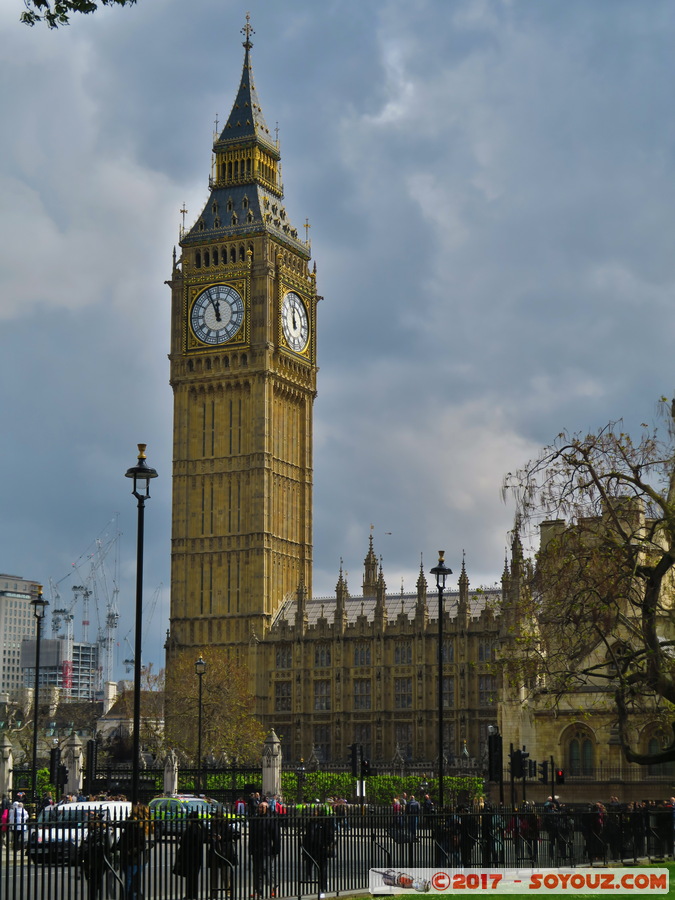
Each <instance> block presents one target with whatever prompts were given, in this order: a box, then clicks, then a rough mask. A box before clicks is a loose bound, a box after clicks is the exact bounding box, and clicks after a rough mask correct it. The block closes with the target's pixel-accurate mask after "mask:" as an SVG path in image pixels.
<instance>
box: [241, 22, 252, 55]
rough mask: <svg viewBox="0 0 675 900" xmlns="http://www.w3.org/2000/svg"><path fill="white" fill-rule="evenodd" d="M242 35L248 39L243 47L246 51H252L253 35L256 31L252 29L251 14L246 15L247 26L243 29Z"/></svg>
mask: <svg viewBox="0 0 675 900" xmlns="http://www.w3.org/2000/svg"><path fill="white" fill-rule="evenodd" d="M241 33H242V34H243V35H244V37H245V38H246V40H245V41H244V44H243V46H244V47H245V48H246V50H250V49H251V47H252V46H253V44H252V43H251V35H252V34H255V31H254V30H253V28H252V27H251V13H246V24H245V25H244V27H243V28H242V29H241Z"/></svg>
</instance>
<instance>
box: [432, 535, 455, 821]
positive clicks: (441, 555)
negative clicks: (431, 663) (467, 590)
mask: <svg viewBox="0 0 675 900" xmlns="http://www.w3.org/2000/svg"><path fill="white" fill-rule="evenodd" d="M431 574H432V575H435V576H436V587H437V588H438V805H439V807H440V808H441V809H443V806H444V798H443V731H444V728H443V591H444V590H445V582H446V579H447V577H448V575H452V569H449V568H448V567H447V566H446V565H445V550H439V551H438V565H437V566H434V568H433V569H432V570H431Z"/></svg>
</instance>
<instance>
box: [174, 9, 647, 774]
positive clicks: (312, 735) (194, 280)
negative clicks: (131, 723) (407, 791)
mask: <svg viewBox="0 0 675 900" xmlns="http://www.w3.org/2000/svg"><path fill="white" fill-rule="evenodd" d="M251 32H252V29H251V28H250V25H249V24H248V22H247V24H246V26H245V27H244V29H243V31H242V33H243V34H244V38H245V40H244V44H243V46H244V64H243V72H242V76H241V82H240V85H239V89H238V91H237V94H236V98H235V101H234V105H233V107H232V111H231V113H230V115H229V118H228V119H227V121H226V123H225V126H224V127H223V129H222V130H221V131H220V134H216V135H215V140H214V144H213V157H212V170H211V177H210V181H209V188H210V193H209V198H208V200H207V202H206V205H205V206H204V209H203V211H202V212H201V215H200V216H199V218H198V219H197V221H196V222H195V224H194V225H193V226H192V227H191V228H190V229H189V230H186V231H184V232H183V234H182V238H181V241H180V245H181V250H182V253H181V254H180V258H178V259H176V257H175V254H174V266H173V272H172V276H171V280H170V281H169V285H170V287H171V296H172V311H171V323H172V324H171V353H170V368H171V374H170V380H171V385H172V387H173V392H174V470H173V509H172V526H173V532H172V555H171V616H170V618H171V621H170V630H169V633H168V636H167V644H166V652H167V659H166V664H167V670H170V667H171V665H172V662H173V661H174V660H175V659H176V658H177V657H178V656H179V655H181V654H185V653H187V654H190V657H191V658H196V657H197V656H198V655H199V653H200V651H201V649H202V648H204V647H209V648H218V649H220V648H222V651H223V653H227V654H228V655H229V656H230V657H232V658H234V659H235V660H236V661H238V662H239V663H240V664H241V665H242V666H246V667H247V668H248V670H249V672H250V675H251V685H252V689H253V693H254V695H255V712H256V715H257V716H258V717H259V718H260V719H261V721H262V722H263V724H264V726H265V727H266V728H274V729H275V731H276V732H277V734H278V735H279V736H280V738H281V741H282V750H283V754H284V759H285V760H287V761H289V762H290V763H291V764H292V763H293V762H294V761H297V760H299V759H300V758H302V757H304V758H305V759H307V758H308V757H309V756H310V754H312V753H313V754H315V755H316V758H317V759H318V760H319V761H320V762H322V763H327V764H330V763H343V762H345V761H346V760H347V757H348V748H349V746H350V745H351V744H352V743H353V742H356V743H360V744H362V746H363V750H364V755H365V756H367V757H368V758H369V759H371V760H372V761H373V763H374V764H375V765H376V766H377V765H380V766H382V767H386V766H388V765H391V763H392V761H393V760H395V759H401V758H402V759H403V760H406V761H408V762H416V763H420V764H421V763H428V764H429V768H430V770H432V769H433V768H434V766H433V761H434V760H435V759H437V758H438V705H439V696H438V692H439V677H438V674H439V673H438V598H437V589H436V584H435V582H434V583H428V582H427V578H426V576H425V573H424V571H423V569H422V568H420V572H419V577H418V580H417V586H416V591H415V592H414V593H410V594H406V593H402V592H401V593H399V594H396V593H388V592H387V587H386V584H385V579H384V573H383V569H382V564H381V562H380V561H379V560H378V557H377V555H376V548H375V547H374V545H373V536H372V533H371V535H370V540H369V545H368V546H367V547H364V550H365V551H366V555H365V559H364V568H363V577H362V583H361V585H360V586H359V589H360V590H359V593H358V594H352V593H351V592H350V586H349V585H348V584H347V580H346V578H345V576H344V573H343V571H342V569H341V570H340V572H339V576H338V579H337V585H336V590H335V596H334V597H330V598H315V597H313V596H312V590H311V585H312V453H313V447H312V444H313V438H312V414H313V405H314V399H315V396H316V376H317V304H318V303H319V301H320V300H321V297H320V296H319V294H318V293H317V277H316V267H315V266H312V265H310V248H309V244H308V243H306V242H304V241H302V240H300V239H299V238H298V232H297V230H296V229H295V228H294V227H293V226H292V224H291V222H290V221H289V218H288V215H287V212H286V209H285V207H284V202H283V188H282V184H281V178H280V154H279V146H278V142H277V141H276V140H275V139H274V138H273V137H272V136H271V135H270V132H269V129H268V128H267V125H266V124H265V119H264V116H263V112H262V109H261V106H260V101H259V99H258V95H257V92H256V89H255V86H254V81H253V71H252V68H251V47H252V44H251V40H250V37H251ZM527 565H528V562H527V561H526V560H524V558H523V552H522V547H521V544H520V540H519V537H518V535H517V534H516V535H515V537H514V538H513V540H512V543H511V552H510V558H508V559H507V561H506V564H505V566H504V571H503V574H502V579H501V586H500V587H492V588H487V589H477V590H475V589H474V590H472V589H471V588H470V584H469V578H468V575H467V572H466V570H465V566H464V563H463V564H462V568H461V573H460V574H459V578H458V585H457V587H458V589H457V590H456V591H454V590H449V591H447V592H446V594H445V597H444V612H443V617H444V621H443V629H442V630H443V634H444V641H443V649H442V656H443V673H442V681H441V684H442V703H443V721H444V728H445V734H444V756H445V757H446V758H447V759H448V760H449V761H450V762H451V763H452V762H453V761H454V762H455V763H457V762H459V761H460V760H461V759H462V758H464V759H466V758H467V755H468V757H469V758H471V759H472V760H473V761H474V764H475V765H477V766H479V767H482V765H483V761H484V759H485V754H486V743H487V734H488V727H489V726H491V725H499V727H500V728H501V732H502V734H503V736H504V740H505V741H506V742H513V744H514V746H516V747H518V746H521V745H522V744H525V743H526V744H527V746H528V749H530V750H531V753H532V758H536V754H539V756H540V757H541V758H548V756H549V754H553V755H555V758H556V760H558V764H561V763H562V764H564V765H566V766H567V767H568V768H569V770H570V771H575V770H580V769H581V768H583V769H584V770H585V771H589V770H590V768H592V767H596V766H603V765H604V766H609V765H611V766H615V767H616V766H621V765H622V763H621V757H620V753H619V748H618V746H617V742H616V740H613V739H612V728H613V723H612V720H611V715H602V714H599V713H598V711H597V710H598V706H597V704H595V705H592V704H589V703H588V701H587V698H586V699H584V700H581V701H579V700H578V698H576V699H574V702H570V703H568V704H566V705H563V706H562V707H559V708H558V709H557V710H556V711H555V712H553V711H552V710H551V709H549V708H546V707H544V706H541V707H538V706H537V704H536V703H534V704H532V703H529V704H528V702H526V701H525V693H524V690H523V688H522V686H518V685H509V684H507V683H506V682H505V681H504V680H503V677H502V675H501V674H500V667H499V666H497V665H496V664H495V663H496V660H497V659H498V657H499V656H504V655H508V654H509V652H516V649H515V648H516V645H517V640H518V635H519V630H520V626H521V623H520V618H521V596H522V592H523V590H524V589H525V588H524V578H523V575H524V571H525V568H526V566H527ZM352 587H354V586H353V585H352ZM580 706H582V707H584V706H585V707H586V712H585V713H584V712H582V710H581V709H580V708H579V707H580ZM591 708H592V709H593V710H594V711H593V712H592V714H590V715H589V714H588V712H589V709H591ZM640 740H641V741H642V742H643V744H644V746H645V749H647V746H648V745H649V746H650V747H652V748H653V747H654V746H655V744H654V742H658V741H659V740H660V736H659V735H658V734H657V733H656V732H654V733H652V732H650V731H649V729H645V731H644V734H643V735H642V736H641V738H640ZM507 746H508V743H507Z"/></svg>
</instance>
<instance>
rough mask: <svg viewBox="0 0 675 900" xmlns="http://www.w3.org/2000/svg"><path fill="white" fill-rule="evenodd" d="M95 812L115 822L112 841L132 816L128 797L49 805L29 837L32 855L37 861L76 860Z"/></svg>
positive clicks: (73, 861) (105, 819)
mask: <svg viewBox="0 0 675 900" xmlns="http://www.w3.org/2000/svg"><path fill="white" fill-rule="evenodd" d="M93 814H96V815H100V816H101V817H102V818H103V820H104V821H106V822H109V823H111V835H110V836H111V840H112V841H115V840H117V837H118V836H119V831H120V829H119V828H114V827H113V826H114V823H115V822H122V821H124V820H125V819H128V818H129V816H130V815H131V803H130V802H129V801H128V800H82V801H77V802H75V803H59V804H57V805H56V806H47V807H46V808H45V809H43V810H42V811H41V812H40V814H39V815H38V817H37V825H36V826H35V827H34V829H32V830H31V832H30V835H29V838H28V847H27V852H28V858H29V859H30V860H31V861H32V862H35V863H39V862H46V863H54V862H64V863H75V862H76V861H77V851H78V848H79V846H80V844H81V843H82V841H83V840H84V839H85V838H86V836H87V830H88V826H89V822H90V821H91V817H92V815H93Z"/></svg>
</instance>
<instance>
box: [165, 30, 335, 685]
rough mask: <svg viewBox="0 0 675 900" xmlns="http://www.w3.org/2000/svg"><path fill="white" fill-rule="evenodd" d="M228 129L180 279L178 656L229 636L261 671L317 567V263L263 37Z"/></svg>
mask: <svg viewBox="0 0 675 900" xmlns="http://www.w3.org/2000/svg"><path fill="white" fill-rule="evenodd" d="M242 33H243V34H244V38H245V40H244V44H243V46H244V66H243V71H242V76H241V83H240V85H239V90H238V92H237V96H236V99H235V101H234V105H233V107H232V111H231V113H230V115H229V118H228V119H227V122H226V123H225V126H224V128H223V129H222V131H220V133H216V134H215V136H214V138H215V139H214V144H213V156H212V167H211V176H210V178H209V197H208V200H207V202H206V205H205V206H204V209H203V210H202V212H201V214H200V215H199V217H198V219H197V221H196V222H195V224H194V225H193V226H192V227H191V228H190V229H188V230H183V231H182V233H181V240H180V246H181V250H182V252H181V255H180V258H179V259H176V258H175V254H174V266H173V272H172V277H171V280H170V282H168V283H169V285H170V287H171V296H172V311H171V353H170V371H171V385H172V388H173V394H174V427H173V502H172V545H171V613H170V619H171V621H170V631H169V636H168V640H167V666H168V667H169V668H170V667H171V663H172V660H174V659H175V658H176V657H177V656H178V655H180V654H182V653H189V654H190V655H191V656H194V657H195V658H196V656H198V655H199V652H200V650H202V649H203V648H204V647H205V646H212V647H218V648H222V649H223V652H225V653H227V654H229V655H231V656H233V657H234V658H235V659H236V660H238V661H239V662H240V663H241V664H245V665H248V666H249V667H250V668H251V671H252V674H253V675H257V677H256V680H255V691H256V694H257V695H258V697H259V698H260V696H261V694H264V693H265V692H266V690H267V688H266V687H265V678H264V672H263V671H262V668H261V669H260V670H258V667H257V666H256V657H257V654H256V652H255V647H256V645H257V641H258V640H260V639H262V638H264V637H265V635H266V634H267V632H268V630H269V627H270V624H271V622H272V619H273V616H274V614H275V613H276V612H277V610H278V609H279V607H280V606H281V604H282V603H283V602H284V600H285V599H287V598H288V597H289V596H291V595H293V594H294V593H295V592H296V591H297V590H298V589H299V586H301V587H302V588H303V589H306V590H307V591H311V577H312V413H313V403H314V397H315V394H316V373H317V366H316V307H317V301H318V300H319V297H318V296H317V293H316V272H315V270H314V271H312V270H310V264H309V263H310V249H309V243H308V242H306V241H303V240H301V239H300V238H299V237H298V232H297V230H296V229H295V228H294V227H293V226H292V224H291V222H290V221H289V218H288V214H287V212H286V209H285V207H284V202H283V199H284V195H283V186H282V183H281V165H280V154H279V143H278V140H276V139H275V138H273V137H272V136H271V135H270V132H269V129H268V128H267V125H266V124H265V119H264V117H263V113H262V109H261V107H260V102H259V100H258V95H257V93H256V89H255V86H254V83H253V70H252V68H251V47H252V44H251V35H252V33H253V31H252V29H251V26H250V24H249V23H248V17H247V24H246V26H245V27H244V28H243V29H242Z"/></svg>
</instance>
